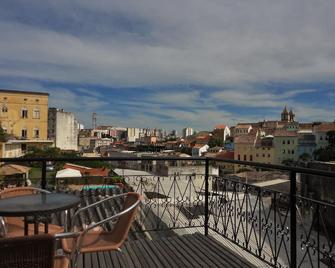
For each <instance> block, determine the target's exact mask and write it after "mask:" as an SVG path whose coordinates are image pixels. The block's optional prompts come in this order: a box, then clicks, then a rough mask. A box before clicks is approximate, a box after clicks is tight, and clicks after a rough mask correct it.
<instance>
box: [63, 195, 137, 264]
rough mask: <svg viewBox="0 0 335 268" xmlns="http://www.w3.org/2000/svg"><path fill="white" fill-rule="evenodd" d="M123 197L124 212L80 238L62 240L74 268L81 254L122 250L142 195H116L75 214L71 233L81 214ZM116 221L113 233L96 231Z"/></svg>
mask: <svg viewBox="0 0 335 268" xmlns="http://www.w3.org/2000/svg"><path fill="white" fill-rule="evenodd" d="M122 197H125V201H124V204H123V210H122V211H121V212H120V213H118V214H115V215H113V216H111V217H108V218H106V219H104V220H102V221H100V222H97V223H94V224H92V225H90V226H89V227H87V228H85V229H84V230H83V231H82V232H80V233H79V237H78V238H77V239H62V246H63V250H64V252H66V253H69V254H71V260H72V262H73V263H72V264H73V267H76V265H77V260H78V256H79V254H81V253H88V252H100V251H109V250H120V247H121V246H122V244H123V243H124V241H125V240H126V238H127V236H128V232H129V229H130V227H131V225H132V222H133V220H134V218H135V216H136V212H137V210H138V206H139V204H140V202H141V195H140V194H138V193H134V192H129V193H124V194H120V195H115V196H112V197H108V198H106V199H103V200H101V201H98V202H96V203H94V204H91V205H89V206H86V207H83V208H80V209H79V210H77V212H76V213H75V214H74V216H73V220H72V224H71V231H73V230H74V223H75V220H76V218H77V216H78V215H79V213H81V212H83V211H85V210H87V209H89V208H92V207H95V206H98V205H100V204H101V203H103V202H106V201H109V200H111V199H115V198H122ZM116 219H117V221H116V222H115V225H114V227H113V229H112V230H111V231H104V230H102V229H99V230H96V229H97V228H96V227H100V226H101V225H103V224H105V223H107V222H109V221H113V220H116Z"/></svg>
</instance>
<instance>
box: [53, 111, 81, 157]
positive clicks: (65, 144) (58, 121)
mask: <svg viewBox="0 0 335 268" xmlns="http://www.w3.org/2000/svg"><path fill="white" fill-rule="evenodd" d="M78 133H79V128H78V122H77V120H76V119H75V116H74V113H71V112H64V110H63V109H57V108H49V113H48V138H49V139H53V140H54V145H55V146H56V147H58V148H60V149H62V150H74V151H77V150H78Z"/></svg>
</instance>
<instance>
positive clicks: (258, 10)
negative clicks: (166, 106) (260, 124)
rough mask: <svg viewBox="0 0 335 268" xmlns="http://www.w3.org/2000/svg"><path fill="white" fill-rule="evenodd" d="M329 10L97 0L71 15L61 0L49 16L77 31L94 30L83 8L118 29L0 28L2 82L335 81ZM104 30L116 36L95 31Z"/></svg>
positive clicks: (306, 0)
mask: <svg viewBox="0 0 335 268" xmlns="http://www.w3.org/2000/svg"><path fill="white" fill-rule="evenodd" d="M38 3H39V5H41V6H44V5H47V6H48V4H46V3H45V2H40V1H39V2H38ZM33 8H34V5H33V6H32V11H31V12H32V13H33V12H34V11H33ZM49 8H50V7H49ZM334 8H335V3H334V2H333V1H323V2H322V3H319V2H318V3H317V4H316V2H315V1H314V0H296V1H289V0H283V1H268V0H267V1H265V0H256V1H234V2H231V1H228V0H227V1H223V0H222V1H200V0H184V1H177V0H172V1H168V2H166V1H152V0H145V1H133V0H127V1H122V2H119V1H104V0H101V1H93V2H92V1H74V2H73V3H72V8H69V4H68V3H67V2H66V1H59V2H58V3H55V4H53V5H52V6H51V9H52V10H53V13H56V12H58V13H60V14H62V12H63V13H64V16H65V17H66V16H68V17H70V18H72V19H73V18H75V19H76V21H78V22H81V23H82V26H81V27H82V28H85V26H86V27H88V26H92V25H85V21H86V20H85V17H84V15H86V13H80V12H79V11H80V10H83V9H85V10H86V11H85V12H89V14H91V17H96V18H99V16H101V17H103V16H105V17H108V15H109V16H111V17H112V16H115V14H119V15H118V16H119V17H120V19H119V20H120V21H121V22H120V23H119V24H118V23H117V20H116V22H115V21H112V22H109V21H107V22H108V23H111V24H113V25H108V24H107V25H104V24H103V23H104V21H100V20H98V19H97V20H96V22H94V20H93V19H91V20H87V21H88V22H87V23H90V24H94V23H96V24H97V25H93V26H94V27H93V26H92V27H93V28H94V29H96V34H97V36H96V38H92V36H90V35H89V34H87V35H80V34H76V33H75V31H76V29H72V30H71V31H68V30H67V29H66V28H67V27H68V28H71V27H77V32H79V33H80V31H81V29H80V28H79V26H78V25H80V23H77V24H75V25H72V24H69V25H68V26H67V25H64V28H63V29H59V28H57V30H55V29H54V28H55V27H52V25H50V27H48V25H47V21H46V25H43V27H41V25H36V24H30V25H29V26H28V23H27V24H26V25H23V24H22V23H18V22H13V21H12V20H9V21H8V20H7V21H1V22H0V32H1V33H2V38H1V43H0V60H1V61H2V62H6V64H5V65H2V68H1V69H0V74H2V75H7V76H10V75H20V76H23V77H29V78H35V79H36V78H37V79H48V80H54V81H65V82H79V83H99V84H103V85H119V86H128V85H135V86H138V85H161V84H179V83H193V84H197V83H200V84H208V85H217V86H222V85H226V84H231V83H241V82H264V81H271V80H286V81H287V80H299V81H300V80H303V81H312V80H328V81H333V80H334V79H333V77H334V70H335V68H334V67H335V59H334V57H335V53H334V52H335V49H334V47H333V44H334V41H335V35H334V28H335V27H334V26H335V19H334V18H333V14H332V12H331V10H333V9H334ZM46 10H48V9H46ZM53 16H54V15H53ZM54 20H55V19H54ZM138 21H141V22H143V24H144V26H143V27H144V29H142V28H141V29H138V28H137V27H136V22H138ZM20 22H21V21H20ZM107 22H106V23H107ZM51 24H52V20H51ZM128 24H129V25H130V26H128V27H127V25H128ZM125 25H126V26H125ZM108 26H110V27H113V29H114V28H115V31H116V32H115V33H114V34H112V33H110V35H103V31H102V33H100V32H99V28H106V27H108ZM118 27H119V29H118ZM128 28H130V29H128ZM133 28H134V29H133ZM132 29H133V30H132ZM99 34H100V35H99Z"/></svg>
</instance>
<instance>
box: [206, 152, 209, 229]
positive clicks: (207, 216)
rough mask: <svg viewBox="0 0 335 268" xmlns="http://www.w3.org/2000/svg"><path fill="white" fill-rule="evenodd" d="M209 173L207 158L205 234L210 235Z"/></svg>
mask: <svg viewBox="0 0 335 268" xmlns="http://www.w3.org/2000/svg"><path fill="white" fill-rule="evenodd" d="M208 173H209V159H208V158H207V159H206V166H205V236H207V235H208V220H209V211H208V196H209V192H208V179H209V177H208Z"/></svg>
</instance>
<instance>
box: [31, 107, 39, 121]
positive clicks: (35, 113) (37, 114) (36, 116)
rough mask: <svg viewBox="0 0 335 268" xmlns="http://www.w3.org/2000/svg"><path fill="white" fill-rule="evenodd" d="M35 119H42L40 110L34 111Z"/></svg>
mask: <svg viewBox="0 0 335 268" xmlns="http://www.w3.org/2000/svg"><path fill="white" fill-rule="evenodd" d="M33 118H35V119H40V110H39V109H37V108H36V109H34V110H33Z"/></svg>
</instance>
